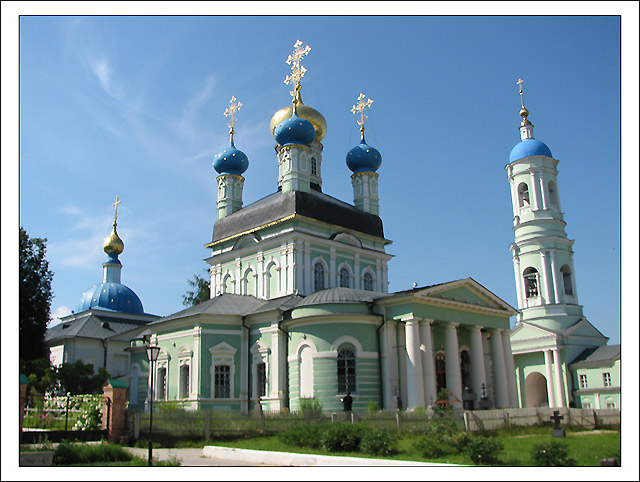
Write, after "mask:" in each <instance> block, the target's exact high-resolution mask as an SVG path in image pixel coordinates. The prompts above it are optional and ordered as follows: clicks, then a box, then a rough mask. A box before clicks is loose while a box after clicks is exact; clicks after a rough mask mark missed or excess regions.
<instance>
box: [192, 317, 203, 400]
mask: <svg viewBox="0 0 640 482" xmlns="http://www.w3.org/2000/svg"><path fill="white" fill-rule="evenodd" d="M201 348H202V327H201V326H198V327H196V329H195V335H194V336H193V358H192V359H191V367H190V369H191V383H190V384H189V392H190V393H189V398H198V397H199V396H200V365H201V360H200V357H201V354H200V353H201Z"/></svg>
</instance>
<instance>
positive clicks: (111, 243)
mask: <svg viewBox="0 0 640 482" xmlns="http://www.w3.org/2000/svg"><path fill="white" fill-rule="evenodd" d="M123 251H124V243H123V242H122V240H121V239H120V236H118V233H117V232H116V225H115V224H114V225H113V232H112V233H111V234H110V235H109V236H107V237H106V238H105V239H104V252H105V253H107V254H116V255H117V254H120V253H122V252H123Z"/></svg>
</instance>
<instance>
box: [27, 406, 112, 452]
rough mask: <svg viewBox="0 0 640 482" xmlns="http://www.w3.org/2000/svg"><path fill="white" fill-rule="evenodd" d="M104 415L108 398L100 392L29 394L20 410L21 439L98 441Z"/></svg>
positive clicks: (107, 414)
mask: <svg viewBox="0 0 640 482" xmlns="http://www.w3.org/2000/svg"><path fill="white" fill-rule="evenodd" d="M105 417H106V418H107V420H104V418H105ZM108 417H109V399H108V398H105V397H104V396H103V395H67V396H63V397H47V396H44V397H42V396H41V397H34V396H30V397H27V400H26V405H25V409H24V418H23V421H22V441H23V442H24V443H34V442H38V441H43V440H48V441H49V442H58V441H61V440H64V439H70V440H100V439H101V438H102V437H106V430H103V426H107V427H108V425H109V420H108ZM103 422H106V423H104V424H103Z"/></svg>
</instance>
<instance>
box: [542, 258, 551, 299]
mask: <svg viewBox="0 0 640 482" xmlns="http://www.w3.org/2000/svg"><path fill="white" fill-rule="evenodd" d="M540 256H541V258H542V276H543V278H544V295H545V298H546V299H545V300H544V301H545V303H551V301H552V300H553V297H552V296H551V284H552V282H551V276H549V266H548V264H549V263H547V253H546V252H545V251H543V250H542V249H541V250H540Z"/></svg>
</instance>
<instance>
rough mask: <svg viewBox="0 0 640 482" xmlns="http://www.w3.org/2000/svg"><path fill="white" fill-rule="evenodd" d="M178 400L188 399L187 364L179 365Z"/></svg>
mask: <svg viewBox="0 0 640 482" xmlns="http://www.w3.org/2000/svg"><path fill="white" fill-rule="evenodd" d="M179 396H180V398H189V364H187V363H183V364H182V365H180V395H179Z"/></svg>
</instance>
